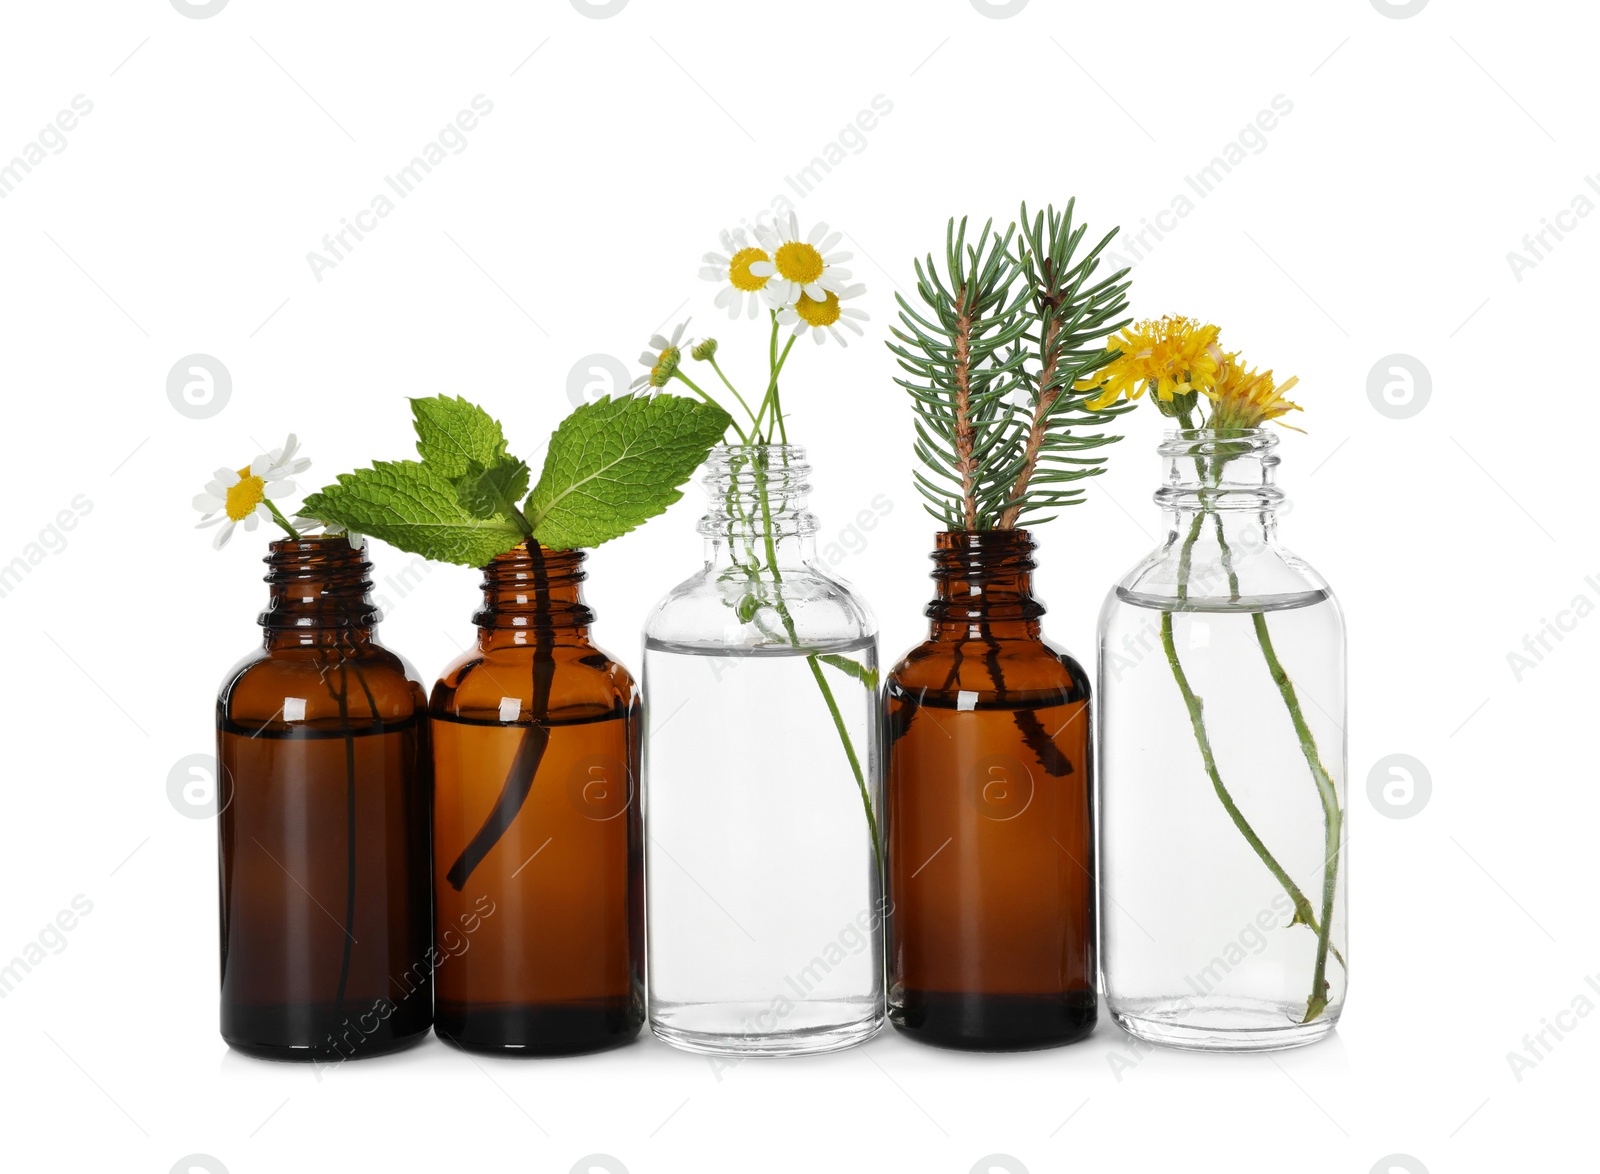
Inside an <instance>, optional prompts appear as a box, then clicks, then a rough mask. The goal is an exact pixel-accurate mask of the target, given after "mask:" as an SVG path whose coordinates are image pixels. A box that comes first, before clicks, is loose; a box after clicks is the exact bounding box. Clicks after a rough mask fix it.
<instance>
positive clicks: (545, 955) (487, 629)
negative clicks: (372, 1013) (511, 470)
mask: <svg viewBox="0 0 1600 1174" xmlns="http://www.w3.org/2000/svg"><path fill="white" fill-rule="evenodd" d="M584 557H585V555H584V552H583V551H581V550H550V549H547V548H544V547H541V546H539V545H538V544H537V543H535V544H534V545H533V546H532V547H531V548H530V547H529V545H528V544H526V543H524V544H522V545H520V546H518V547H516V549H514V550H511V551H508V552H507V553H505V554H502V555H500V556H498V557H497V558H496V559H495V560H494V561H493V562H491V563H490V564H489V565H488V566H487V567H485V568H484V572H483V607H482V608H481V609H480V610H479V611H478V613H477V614H476V615H474V616H473V617H472V619H473V623H475V624H477V625H478V642H477V646H476V647H475V648H473V649H472V650H470V651H469V652H467V653H465V654H463V655H462V656H461V657H460V658H458V659H457V660H456V662H455V663H454V664H452V665H451V666H450V667H449V668H448V669H446V670H445V673H444V675H443V676H442V677H441V678H440V680H439V683H438V684H436V685H435V686H434V689H433V700H432V705H431V713H432V718H433V762H434V799H433V812H434V816H433V829H434V859H433V864H434V898H435V901H436V902H437V911H438V913H437V931H436V934H435V937H436V941H435V949H436V953H437V955H438V965H437V972H436V974H435V979H434V983H435V990H436V993H437V996H438V1007H437V1011H436V1015H435V1024H434V1030H435V1031H436V1032H437V1033H438V1035H439V1036H440V1038H441V1039H444V1040H446V1041H447V1042H449V1043H452V1044H455V1045H456V1046H458V1047H461V1048H464V1049H466V1050H468V1051H478V1052H489V1053H496V1054H502V1055H527V1056H532V1055H542V1056H556V1055H568V1054H572V1053H577V1052H590V1051H596V1050H599V1049H601V1048H609V1047H615V1046H617V1045H619V1044H625V1043H627V1042H628V1041H629V1040H632V1039H633V1038H634V1037H635V1036H637V1035H638V1034H639V1029H640V1027H641V1026H643V1024H644V861H643V837H644V828H643V821H642V819H641V816H640V813H639V803H638V801H637V799H638V795H637V791H638V778H639V731H640V710H641V702H640V698H639V690H638V688H637V687H636V686H635V685H634V682H633V678H632V677H631V676H630V675H629V674H628V670H627V669H625V668H623V667H622V666H621V665H619V664H617V663H616V662H615V661H614V660H612V659H611V658H610V657H609V656H607V655H606V654H605V653H604V652H602V651H601V650H600V649H598V648H596V647H595V646H594V645H593V644H592V643H590V640H589V625H590V624H592V623H593V622H594V613H593V612H592V611H590V609H589V608H588V606H587V605H586V604H585V603H584V602H583V595H582V590H581V584H582V582H583V580H584V579H585V578H586V577H587V576H586V574H585V572H584V571H583V569H582V565H583V560H584Z"/></svg>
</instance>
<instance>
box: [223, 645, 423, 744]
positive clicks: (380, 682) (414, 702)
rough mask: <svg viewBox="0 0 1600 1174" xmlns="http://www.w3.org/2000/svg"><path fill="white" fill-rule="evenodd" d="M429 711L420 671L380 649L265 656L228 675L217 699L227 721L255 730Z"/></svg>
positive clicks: (313, 649) (279, 651)
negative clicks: (267, 727)
mask: <svg viewBox="0 0 1600 1174" xmlns="http://www.w3.org/2000/svg"><path fill="white" fill-rule="evenodd" d="M425 705H426V697H425V695H424V693H423V690H422V684H421V682H420V681H419V680H418V678H417V675H416V672H415V670H414V669H412V668H411V666H410V665H409V664H407V663H406V662H405V660H404V659H402V658H401V657H400V656H398V655H396V654H395V653H393V652H391V651H390V650H389V649H387V648H384V647H382V646H381V645H378V644H365V645H362V646H361V647H360V648H359V649H358V650H355V651H352V650H350V649H348V648H347V649H339V648H332V647H329V646H326V645H322V646H318V645H311V646H307V647H303V648H276V649H270V648H258V649H255V650H254V651H252V652H251V653H249V654H248V655H246V656H245V657H243V658H242V659H241V660H240V661H239V662H238V663H237V664H235V665H234V666H233V668H231V669H230V670H228V673H227V675H226V676H225V677H224V678H223V682H222V686H221V688H220V689H219V690H218V693H217V709H218V717H219V720H223V721H227V722H232V723H237V724H240V725H244V726H250V727H259V726H262V725H265V724H275V723H284V724H289V723H297V722H306V723H316V722H344V721H346V720H349V721H370V720H374V719H376V720H381V721H385V722H392V721H405V720H407V719H410V718H412V717H414V716H416V714H417V713H418V712H419V711H421V710H422V709H423V708H425Z"/></svg>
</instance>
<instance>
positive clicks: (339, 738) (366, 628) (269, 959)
mask: <svg viewBox="0 0 1600 1174" xmlns="http://www.w3.org/2000/svg"><path fill="white" fill-rule="evenodd" d="M266 562H267V565H268V567H269V568H270V573H269V574H268V576H267V582H268V584H270V602H269V604H268V607H267V610H266V611H264V612H262V613H261V626H262V628H263V629H264V630H265V632H266V639H265V642H264V644H263V647H262V648H261V649H259V650H258V651H256V652H254V653H252V654H251V655H250V656H248V657H246V658H245V659H244V660H243V661H241V662H240V663H239V665H237V666H236V667H235V668H234V669H233V670H232V671H231V672H230V673H229V674H228V677H227V680H226V681H225V682H224V684H223V686H222V690H221V692H220V693H219V695H218V697H217V758H218V761H219V764H220V768H221V769H220V772H219V783H218V804H219V807H220V808H221V813H220V815H219V817H218V820H217V831H218V846H219V851H220V858H221V859H220V862H221V880H222V903H221V913H222V1036H223V1038H224V1039H226V1040H227V1041H228V1043H229V1044H230V1045H231V1046H233V1047H235V1048H237V1049H239V1050H240V1051H242V1052H248V1053H251V1054H254V1055H260V1056H266V1057H269V1058H271V1059H279V1060H325V1061H336V1060H340V1059H355V1058H361V1057H365V1056H373V1055H378V1054H381V1053H383V1052H387V1051H392V1050H393V1049H395V1048H397V1047H401V1046H404V1045H405V1044H407V1043H410V1042H414V1041H416V1040H418V1039H420V1038H421V1037H422V1036H423V1035H424V1034H425V1033H426V1032H427V1030H428V1026H429V1024H430V1023H431V1022H432V1019H433V1000H432V992H431V989H430V984H429V973H428V972H429V965H428V952H429V948H430V945H431V942H432V926H431V922H430V908H429V906H430V901H429V892H428V789H429V788H428V750H427V728H426V725H427V719H426V712H427V698H426V696H425V695H424V694H423V691H422V686H421V685H420V684H419V683H418V681H417V679H416V674H415V673H414V672H413V671H412V670H411V668H410V666H408V665H407V664H406V663H405V662H404V661H402V660H401V659H400V658H399V657H398V656H396V655H394V653H392V652H389V651H388V650H387V649H385V648H383V647H381V646H380V645H379V644H378V643H377V642H376V640H375V639H374V637H373V629H374V626H375V625H376V623H377V621H378V609H377V608H376V607H374V606H373V604H372V601H371V600H370V599H369V598H368V597H367V592H368V590H369V589H370V588H371V586H372V584H371V582H370V580H369V579H368V577H367V576H368V574H369V573H370V572H371V570H372V565H371V564H370V563H368V562H366V561H365V559H364V558H363V557H362V555H361V552H359V551H356V550H353V549H351V547H350V545H349V543H347V542H346V541H345V539H344V538H342V537H340V538H306V539H299V540H285V541H279V542H274V543H272V546H271V553H270V554H269V556H268V557H267V560H266Z"/></svg>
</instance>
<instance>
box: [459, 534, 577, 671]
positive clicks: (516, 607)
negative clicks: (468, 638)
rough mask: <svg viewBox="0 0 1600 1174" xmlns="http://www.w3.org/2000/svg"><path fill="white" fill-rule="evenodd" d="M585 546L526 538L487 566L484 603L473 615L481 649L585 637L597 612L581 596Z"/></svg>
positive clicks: (566, 640) (484, 581)
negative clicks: (559, 545)
mask: <svg viewBox="0 0 1600 1174" xmlns="http://www.w3.org/2000/svg"><path fill="white" fill-rule="evenodd" d="M586 557H587V556H586V554H585V552H584V551H582V550H552V549H550V548H549V547H546V546H541V545H540V544H539V543H537V542H535V543H533V544H532V545H531V546H530V545H529V544H528V543H526V542H524V543H522V544H521V545H519V546H517V547H516V548H515V549H513V550H509V551H507V552H506V553H505V554H502V555H497V556H496V557H495V558H494V559H493V560H492V561H490V563H489V565H488V566H486V567H484V568H483V606H482V607H481V608H479V609H478V611H477V612H476V613H475V614H474V615H473V617H472V622H473V623H474V624H476V625H478V644H479V647H481V648H485V649H487V648H491V647H493V648H508V647H516V646H519V645H529V646H531V645H533V644H535V643H538V642H539V641H541V640H555V641H558V642H560V643H574V642H579V641H586V640H587V639H588V635H589V625H590V624H592V623H594V612H593V611H591V610H590V609H589V607H588V605H587V604H585V603H584V601H583V589H582V584H583V581H584V580H585V579H587V578H588V577H589V575H588V572H587V571H585V570H584V569H583V561H584V559H585V558H586Z"/></svg>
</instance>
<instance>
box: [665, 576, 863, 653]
mask: <svg viewBox="0 0 1600 1174" xmlns="http://www.w3.org/2000/svg"><path fill="white" fill-rule="evenodd" d="M877 632H878V624H877V619H876V618H875V617H874V616H873V614H872V610H871V608H869V607H868V606H867V605H866V603H865V602H864V601H863V600H861V599H860V598H859V597H858V596H857V595H856V594H855V592H854V591H853V590H851V588H850V586H849V584H847V583H845V582H843V581H842V580H840V579H837V578H834V577H833V576H832V575H830V574H828V573H827V572H826V571H824V570H822V569H821V568H820V567H818V566H817V565H816V564H815V563H814V562H806V563H798V564H795V565H794V566H792V567H782V568H780V570H779V573H778V575H777V576H774V575H773V574H772V573H771V572H770V571H763V572H762V573H760V574H750V573H747V572H745V571H743V570H742V569H741V568H739V567H738V566H734V565H715V564H709V563H708V564H707V565H706V566H704V567H702V568H701V569H700V570H699V571H698V572H696V573H695V574H693V575H690V576H689V577H688V578H687V579H685V580H684V581H683V582H681V583H679V584H678V585H677V586H676V587H674V588H673V589H672V590H671V591H669V592H668V593H667V594H666V595H665V596H664V597H663V598H662V599H661V600H660V602H658V603H657V604H656V606H655V607H654V608H652V609H651V611H650V613H649V614H648V615H647V616H646V617H645V623H644V635H645V639H646V640H647V641H651V642H654V643H660V644H676V645H686V646H715V647H726V646H735V645H736V646H742V647H758V646H761V645H766V644H791V643H794V642H795V641H798V642H800V643H802V644H811V645H850V644H859V643H860V642H862V641H867V640H872V639H874V638H875V637H876V636H877Z"/></svg>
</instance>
